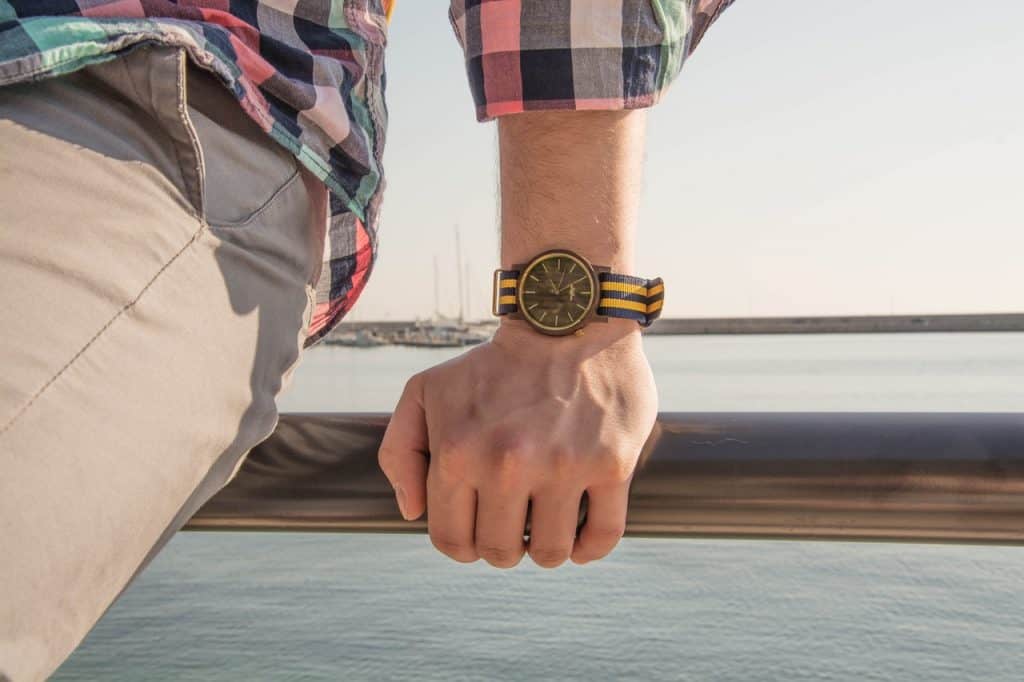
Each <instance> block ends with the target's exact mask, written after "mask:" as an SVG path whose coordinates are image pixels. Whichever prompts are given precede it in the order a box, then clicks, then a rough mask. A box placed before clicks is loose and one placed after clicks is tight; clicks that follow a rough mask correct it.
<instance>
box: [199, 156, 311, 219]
mask: <svg viewBox="0 0 1024 682" xmlns="http://www.w3.org/2000/svg"><path fill="white" fill-rule="evenodd" d="M298 177H299V170H298V168H296V169H295V172H294V173H292V175H291V177H290V178H288V179H287V180H285V181H284V184H283V185H281V186H280V187H278V188H277V189H276V190H274V193H273V194H271V195H270V198H269V199H267V200H266V201H264V202H263V204H262V205H261V206H259V208H257V209H255V210H254V211H253V212H252V213H250V214H249V216H248V217H246V218H242V219H241V220H224V221H220V220H210V218H209V216H207V219H206V222H207V223H209V225H210V227H211V228H228V229H231V228H233V227H244V226H245V225H248V224H249V223H251V222H252V221H253V220H255V219H256V218H258V217H259V216H260V215H261V214H262V213H263V212H264V211H266V210H267V207H268V206H270V205H271V204H272V203H274V200H275V199H277V198H278V197H279V196H280V195H281V194H283V193H284V192H285V191H286V190H287V189H288V188H289V187H291V186H292V185H294V184H295V179H296V178H298Z"/></svg>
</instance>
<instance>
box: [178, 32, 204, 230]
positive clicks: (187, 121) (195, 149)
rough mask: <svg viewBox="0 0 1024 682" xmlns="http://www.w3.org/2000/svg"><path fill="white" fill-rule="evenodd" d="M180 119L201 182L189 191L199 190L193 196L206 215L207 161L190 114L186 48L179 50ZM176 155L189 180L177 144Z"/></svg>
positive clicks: (180, 167)
mask: <svg viewBox="0 0 1024 682" xmlns="http://www.w3.org/2000/svg"><path fill="white" fill-rule="evenodd" d="M177 56H178V59H177V62H178V83H177V85H178V93H177V94H178V97H177V100H178V119H179V121H180V123H181V124H182V126H184V128H185V132H186V133H187V134H188V138H189V142H191V143H192V153H193V154H195V172H196V181H197V182H198V183H199V186H198V187H189V188H188V191H189V193H190V194H191V193H192V192H197V193H198V196H196V197H192V199H193V200H195V201H196V202H197V203H198V205H197V206H196V210H198V211H199V213H200V215H203V216H205V215H206V161H205V159H204V157H203V148H202V145H201V144H200V143H199V135H198V134H197V133H196V129H195V126H193V125H192V118H191V117H190V116H189V115H188V85H187V81H186V79H187V78H188V55H187V54H186V53H185V50H182V49H179V50H178V55H177ZM175 156H176V157H177V159H178V167H179V169H180V170H181V176H182V179H183V180H185V182H186V183H187V182H188V179H186V178H185V168H184V166H182V163H181V156H180V154H178V152H177V145H175Z"/></svg>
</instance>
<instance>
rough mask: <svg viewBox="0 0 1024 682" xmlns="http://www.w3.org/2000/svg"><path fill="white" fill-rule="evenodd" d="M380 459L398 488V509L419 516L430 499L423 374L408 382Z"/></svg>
mask: <svg viewBox="0 0 1024 682" xmlns="http://www.w3.org/2000/svg"><path fill="white" fill-rule="evenodd" d="M377 461H378V462H379V463H380V468H381V469H382V470H383V471H384V475H385V476H387V477H388V481H390V482H391V487H393V488H394V489H395V499H396V500H397V501H398V509H399V511H401V512H402V516H403V517H404V518H405V519H406V520H407V521H411V520H413V519H417V518H419V517H420V516H421V515H422V514H423V512H424V511H425V507H426V503H427V490H426V488H427V421H426V416H425V415H424V412H423V378H422V375H420V374H417V375H415V376H414V377H412V378H411V379H409V382H408V383H407V384H406V385H405V390H404V391H403V392H402V397H401V398H400V399H399V400H398V405H396V406H395V412H394V414H392V415H391V421H390V422H388V428H387V430H386V431H385V432H384V440H382V441H381V444H380V450H379V451H378V452H377Z"/></svg>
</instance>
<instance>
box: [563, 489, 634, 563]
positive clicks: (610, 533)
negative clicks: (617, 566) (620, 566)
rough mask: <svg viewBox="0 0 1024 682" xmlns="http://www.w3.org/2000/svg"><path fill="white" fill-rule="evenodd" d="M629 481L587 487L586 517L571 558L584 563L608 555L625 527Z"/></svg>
mask: <svg viewBox="0 0 1024 682" xmlns="http://www.w3.org/2000/svg"><path fill="white" fill-rule="evenodd" d="M628 503H629V483H628V482H627V483H614V484H611V485H603V486H593V487H591V488H588V489H587V519H586V522H585V523H584V524H583V528H582V529H581V530H580V536H579V537H578V538H577V539H576V544H575V545H574V546H573V550H572V560H573V561H574V562H575V563H577V564H585V563H587V562H588V561H594V560H595V559H600V558H601V557H603V556H605V555H607V554H608V553H609V552H611V551H612V550H613V549H615V545H617V544H618V543H619V539H620V538H621V537H622V534H623V532H625V530H626V506H627V504H628Z"/></svg>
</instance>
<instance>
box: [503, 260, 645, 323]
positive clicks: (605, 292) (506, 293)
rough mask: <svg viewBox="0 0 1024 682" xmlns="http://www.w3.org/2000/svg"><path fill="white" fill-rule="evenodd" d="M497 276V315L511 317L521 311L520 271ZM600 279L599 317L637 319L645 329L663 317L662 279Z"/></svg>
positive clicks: (600, 276)
mask: <svg viewBox="0 0 1024 682" xmlns="http://www.w3.org/2000/svg"><path fill="white" fill-rule="evenodd" d="M494 276H495V279H496V286H495V291H496V297H495V300H494V314H495V315H508V314H509V313H514V312H518V310H519V306H518V305H517V304H516V282H518V281H519V271H518V270H498V271H497V272H496V273H495V275H494ZM597 280H598V286H599V287H600V291H601V294H600V297H599V298H598V301H597V314H598V315H606V316H608V317H624V318H626V319H627V320H636V321H637V322H639V323H640V324H641V325H643V326H644V327H647V326H650V324H651V323H652V322H654V321H655V320H656V319H658V317H659V316H660V315H661V305H662V302H663V301H664V300H665V285H664V283H663V282H662V281H661V278H660V277H658V278H655V279H644V278H642V277H630V276H629V275H616V274H613V273H610V272H602V273H598V276H597Z"/></svg>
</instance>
